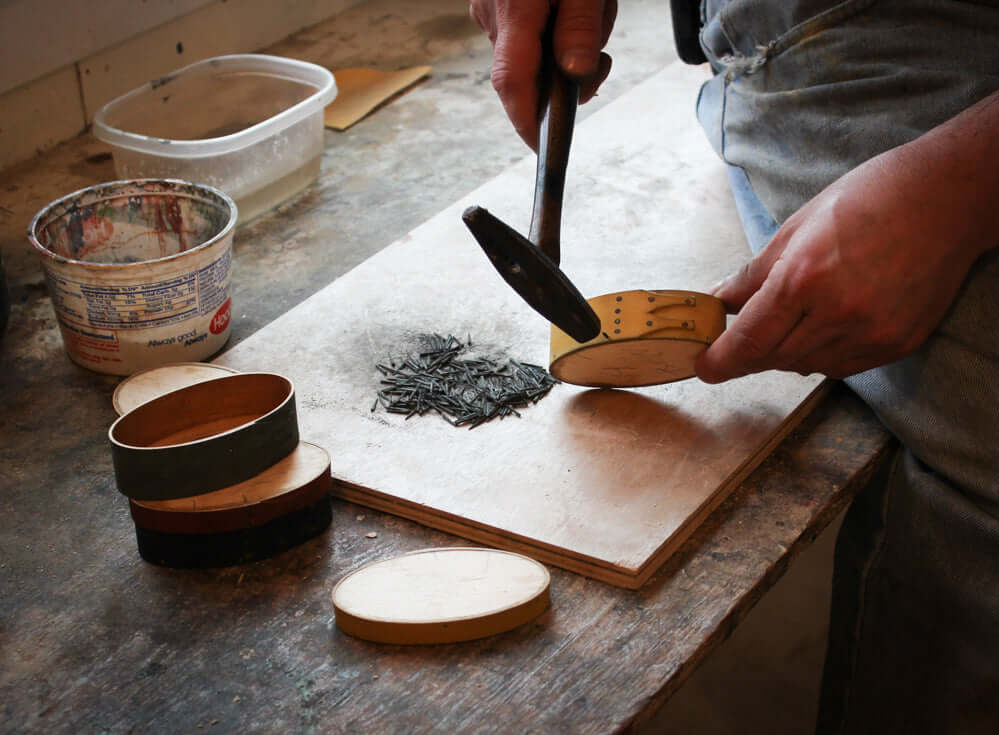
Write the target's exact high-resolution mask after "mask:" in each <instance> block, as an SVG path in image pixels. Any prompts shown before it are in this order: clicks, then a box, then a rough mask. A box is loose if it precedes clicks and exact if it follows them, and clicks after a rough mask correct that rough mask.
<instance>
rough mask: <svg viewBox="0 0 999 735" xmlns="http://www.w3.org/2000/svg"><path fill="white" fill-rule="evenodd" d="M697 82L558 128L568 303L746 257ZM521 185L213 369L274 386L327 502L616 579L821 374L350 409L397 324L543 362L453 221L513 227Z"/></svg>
mask: <svg viewBox="0 0 999 735" xmlns="http://www.w3.org/2000/svg"><path fill="white" fill-rule="evenodd" d="M704 79H705V72H704V70H703V69H700V68H692V67H687V66H685V65H682V64H679V63H677V64H674V65H671V66H669V67H666V68H665V69H664V70H662V71H661V72H660V73H659V74H657V75H656V76H654V77H653V78H651V79H650V80H648V81H647V82H645V83H644V84H642V85H640V86H638V87H636V88H635V89H634V90H632V91H631V92H629V93H628V94H626V95H625V96H623V97H622V98H620V99H618V100H616V101H615V102H613V103H612V104H610V105H608V106H607V107H605V108H604V109H602V110H601V111H599V112H598V113H596V114H595V115H593V116H591V117H590V118H588V119H587V120H586V121H585V122H584V123H583V124H582V125H580V126H579V127H578V128H577V131H576V136H575V143H574V149H573V156H572V159H571V162H570V168H569V173H568V180H567V191H566V203H565V209H564V212H565V215H564V216H565V222H564V227H563V246H562V250H563V256H562V267H563V269H564V270H565V272H566V273H567V274H568V275H569V276H570V278H572V279H573V281H574V282H575V283H576V285H577V286H578V287H579V289H580V291H581V292H582V293H583V294H584V295H586V296H596V295H599V294H603V293H609V292H612V291H620V290H627V289H633V288H655V289H688V290H701V291H703V290H707V289H708V288H710V286H711V285H712V284H713V283H714V282H716V281H717V280H719V279H720V278H722V277H724V276H725V275H728V274H729V273H730V272H732V271H733V270H735V269H736V268H737V267H739V266H740V265H741V264H742V263H743V262H745V260H746V259H748V257H749V250H748V248H747V246H746V243H745V238H744V236H743V234H742V230H741V227H740V224H739V222H738V218H737V215H736V213H735V208H734V204H733V203H732V199H731V194H730V193H729V190H728V183H727V176H726V173H725V170H724V166H723V165H722V164H721V163H720V162H719V161H718V159H717V158H716V157H715V155H714V154H713V152H712V151H711V150H710V148H709V147H708V144H707V143H706V141H705V140H704V137H703V134H702V132H701V131H700V129H699V128H698V126H697V123H696V121H695V119H694V116H693V104H694V99H695V97H696V93H697V89H698V86H699V84H700V83H701V82H702V81H704ZM511 134H512V133H511ZM427 175H428V176H430V175H433V172H428V174H427ZM533 175H534V162H533V159H525V160H524V161H522V162H520V163H519V164H517V165H514V166H513V167H511V168H510V169H509V170H508V171H506V172H504V173H503V174H502V175H500V176H499V177H497V178H496V179H494V180H493V181H491V182H489V183H488V184H486V185H485V186H483V187H481V188H480V189H478V190H477V191H475V192H473V193H472V194H470V195H469V196H468V197H466V198H464V199H462V200H461V201H459V202H456V203H455V204H454V205H453V206H452V207H450V208H448V209H447V210H445V211H443V212H441V213H440V214H439V215H438V216H436V217H434V218H432V219H431V220H429V221H428V222H426V223H425V224H424V225H422V226H420V227H419V228H417V229H416V230H414V231H413V232H411V233H410V234H409V235H408V236H406V237H404V238H402V239H401V240H399V241H397V242H395V243H393V244H392V245H390V246H389V247H387V248H385V249H384V250H383V251H381V252H380V253H378V254H377V255H376V256H374V257H372V258H371V259H369V260H368V261H366V262H364V263H363V264H361V265H360V266H358V267H357V268H355V269H354V270H353V271H351V272H350V273H348V274H346V275H345V276H343V277H342V278H340V279H338V280H337V281H335V282H334V283H332V284H330V285H329V286H328V287H327V288H325V289H323V290H322V291H320V292H319V293H317V294H315V295H314V296H313V297H311V298H310V299H308V300H307V301H305V302H303V303H302V304H300V305H299V306H298V307H296V308H294V309H292V310H291V311H289V312H288V313H287V314H285V315H284V316H283V317H281V318H280V319H278V320H276V321H274V322H272V323H271V324H270V325H268V326H267V327H266V328H264V329H262V330H261V331H260V332H258V333H257V334H255V335H254V336H253V337H251V338H249V339H247V340H246V341H244V342H242V343H241V344H239V345H238V346H236V347H235V348H234V349H233V350H231V351H230V352H229V353H227V354H225V355H223V356H222V357H221V358H220V359H219V362H220V363H221V364H225V365H228V366H230V367H234V368H236V369H239V370H246V371H250V370H269V371H275V372H279V373H281V374H283V375H286V376H288V377H289V378H291V379H292V380H293V381H294V382H295V387H296V393H297V395H298V408H299V420H300V426H301V435H302V437H303V438H304V439H306V440H308V441H311V442H315V443H317V444H319V445H320V446H322V447H324V448H325V449H327V451H328V452H329V453H330V455H331V461H332V472H333V476H334V480H335V484H336V486H337V490H336V492H337V493H338V494H339V495H341V496H342V497H344V498H347V499H350V500H352V501H355V502H358V503H362V504H365V505H368V506H370V507H374V508H377V509H380V510H385V511H388V512H391V513H396V514H398V515H402V516H405V517H408V518H411V519H414V520H416V521H419V522H421V523H425V524H427V525H430V526H433V527H436V528H440V529H443V530H446V531H451V532H454V533H457V534H459V535H461V536H464V537H466V538H470V539H473V540H476V541H480V542H483V543H487V544H492V545H495V546H499V547H502V548H507V549H511V550H514V551H519V552H522V553H525V554H528V555H530V556H532V557H534V558H536V559H539V560H541V561H545V562H547V563H551V564H554V565H557V566H561V567H564V568H567V569H570V570H573V571H577V572H580V573H583V574H587V575H589V576H592V577H595V578H597V579H601V580H604V581H606V582H609V583H612V584H616V585H620V586H624V587H632V588H634V587H638V586H640V585H641V584H643V583H644V582H645V581H646V580H647V579H648V578H649V576H651V575H652V574H653V573H654V571H655V569H656V568H657V567H658V566H659V565H660V564H661V563H662V562H663V561H664V560H665V559H666V558H667V557H668V556H669V554H671V553H672V552H673V551H674V550H675V549H676V548H677V546H678V545H679V544H680V543H681V542H682V541H683V540H684V539H685V538H686V537H687V536H688V535H689V534H690V532H691V531H692V530H693V529H694V528H695V527H696V525H697V524H698V523H699V522H700V521H701V520H702V519H703V518H704V517H705V516H706V515H707V513H709V512H710V511H711V510H712V509H713V508H714V507H716V506H717V504H718V503H720V502H721V501H722V500H723V499H724V498H725V497H726V495H727V494H728V493H729V492H730V491H731V490H732V489H733V488H734V487H735V486H736V485H737V484H738V482H739V481H741V479H742V478H743V477H745V475H746V474H748V472H749V471H751V470H752V469H753V468H754V467H755V466H756V465H758V464H759V462H760V461H762V459H763V458H764V457H765V456H766V454H767V453H768V452H769V451H770V449H771V448H772V447H773V446H774V445H775V444H776V443H777V442H778V441H779V440H780V438H781V437H782V436H783V435H784V434H785V433H786V432H787V431H788V430H789V429H790V428H791V427H792V426H793V425H794V424H795V423H797V421H798V420H799V419H800V417H801V416H802V415H803V414H804V412H805V411H807V409H808V408H809V407H810V404H811V401H813V400H814V399H815V397H816V396H817V395H818V394H819V390H818V389H819V388H820V384H821V379H820V378H818V377H810V378H803V377H800V376H797V375H787V374H779V373H772V374H763V375H756V376H749V377H746V378H742V379H739V380H736V381H731V382H729V383H727V384H724V385H721V386H708V385H705V384H702V383H700V382H699V381H696V380H688V381H683V382H679V383H673V384H668V385H663V386H655V387H652V388H643V389H637V390H627V391H625V390H621V391H606V390H590V389H581V388H576V387H572V386H568V385H560V386H556V387H555V388H554V389H553V390H552V392H551V393H550V394H549V396H548V397H547V398H545V399H544V400H543V401H542V402H541V403H539V404H537V405H535V406H532V407H531V408H529V409H527V410H526V411H525V412H524V414H523V417H522V418H520V419H516V418H511V419H507V420H504V421H502V422H498V421H493V422H491V423H488V424H485V425H483V426H480V427H479V428H477V429H475V430H472V431H469V430H465V429H456V428H454V427H452V426H450V425H449V424H446V423H444V422H443V421H441V420H440V419H438V418H436V417H433V416H427V417H423V418H419V419H417V418H414V419H410V420H409V421H406V420H405V418H404V417H403V416H399V415H394V414H387V413H385V412H383V411H374V412H373V411H371V404H372V400H373V398H374V396H375V392H376V390H377V389H378V387H379V379H380V377H381V376H380V374H379V373H378V372H377V371H376V370H375V368H374V365H375V363H377V362H380V361H383V360H385V359H386V358H387V357H389V356H390V355H393V354H398V353H399V351H400V350H404V349H406V348H408V347H413V346H415V345H414V343H413V342H412V341H411V340H412V337H413V335H415V334H418V333H425V332H439V333H445V334H446V333H452V334H454V335H456V336H459V337H461V338H463V339H464V338H465V337H466V335H471V336H472V339H473V341H474V343H475V345H476V347H477V348H479V349H480V350H483V351H490V350H492V351H494V352H496V353H500V354H505V355H509V356H512V357H515V358H517V359H520V360H522V361H527V362H534V363H538V364H547V358H548V348H549V344H548V341H549V328H548V324H547V323H546V322H545V321H544V320H543V319H541V318H540V317H539V316H537V314H536V313H535V312H533V311H532V310H531V309H530V308H529V307H527V306H526V305H524V304H523V303H522V302H521V300H520V298H519V297H518V296H517V295H516V294H514V293H513V292H512V291H511V289H510V288H509V287H507V286H506V284H505V283H504V282H503V281H502V280H501V279H500V277H499V276H498V275H497V274H496V273H495V272H494V271H493V270H492V266H491V265H490V264H489V263H488V261H487V259H486V258H485V256H484V255H483V254H482V252H481V250H480V249H479V248H478V246H477V245H476V243H475V242H474V240H473V239H472V238H471V235H470V234H469V233H468V232H467V231H466V230H465V229H464V227H463V225H462V223H461V220H460V213H461V211H462V210H463V209H464V208H465V207H466V206H469V205H471V204H479V205H482V206H485V207H487V208H488V209H490V210H491V211H493V212H494V213H495V214H497V215H498V216H499V217H500V218H502V219H504V220H505V221H507V222H508V223H509V224H511V225H512V226H514V227H516V228H518V229H520V230H521V231H522V232H526V230H527V225H528V222H527V220H528V218H529V212H530V204H531V197H532V193H533ZM418 195H419V192H414V196H418ZM357 216H364V215H363V213H358V215H357ZM330 247H336V244H335V243H331V244H330Z"/></svg>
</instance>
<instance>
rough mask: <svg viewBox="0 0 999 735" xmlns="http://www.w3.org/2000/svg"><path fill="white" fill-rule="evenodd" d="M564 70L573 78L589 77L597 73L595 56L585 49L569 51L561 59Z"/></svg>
mask: <svg viewBox="0 0 999 735" xmlns="http://www.w3.org/2000/svg"><path fill="white" fill-rule="evenodd" d="M560 61H561V65H562V69H563V70H564V71H565V73H566V74H568V75H569V76H571V77H578V78H582V77H588V76H590V75H591V74H593V73H594V72H595V71H596V63H595V60H594V58H593V54H590V53H587V52H586V51H585V50H584V49H569V50H568V51H566V52H565V53H564V54H562V58H561V60H560Z"/></svg>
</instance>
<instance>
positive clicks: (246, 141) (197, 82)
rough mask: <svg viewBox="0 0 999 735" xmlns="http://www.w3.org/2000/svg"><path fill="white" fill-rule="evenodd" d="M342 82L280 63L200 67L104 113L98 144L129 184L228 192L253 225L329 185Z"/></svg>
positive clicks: (240, 60) (310, 67) (225, 59)
mask: <svg viewBox="0 0 999 735" xmlns="http://www.w3.org/2000/svg"><path fill="white" fill-rule="evenodd" d="M336 91H337V90H336V82H335V81H334V79H333V74H332V73H331V72H330V71H329V70H328V69H324V68H323V67H321V66H317V65H316V64H310V63H307V62H304V61H297V60H295V59H285V58H282V57H279V56H264V55H260V54H238V55H232V56H218V57H215V58H212V59H206V60H204V61H199V62H197V63H195V64H191V65H190V66H186V67H184V68H183V69H179V70H178V71H176V72H174V73H173V74H169V75H167V76H165V77H161V78H160V79H154V80H153V81H151V82H148V83H147V84H145V85H143V86H142V87H139V88H138V89H134V90H132V91H131V92H129V93H127V94H125V95H122V96H121V97H118V98H117V99H115V100H113V101H111V102H109V103H108V104H106V105H104V107H102V108H101V109H100V111H99V112H98V113H97V115H96V117H95V118H94V135H96V136H97V137H98V138H99V139H100V140H103V141H105V142H107V143H109V144H110V145H111V147H112V155H113V157H114V164H115V171H116V172H117V174H118V176H119V177H120V178H123V179H134V178H178V179H186V180H188V181H193V182H197V183H203V184H208V185H210V186H215V187H218V188H219V189H222V190H223V191H224V192H226V193H227V194H229V196H231V197H232V198H233V199H235V200H236V204H237V205H238V207H239V212H240V221H241V222H247V221H248V220H250V219H252V218H253V217H255V216H256V215H258V214H260V213H262V212H264V211H266V210H268V209H270V208H271V207H274V206H275V205H277V204H279V203H280V202H282V201H284V200H285V199H287V198H288V197H290V196H292V195H293V194H296V193H297V192H299V191H301V190H302V189H303V188H304V187H306V186H307V185H308V184H310V183H311V182H312V181H313V180H315V178H316V177H317V176H318V175H319V162H320V159H321V156H322V151H323V108H324V107H326V105H328V104H329V103H330V101H332V100H333V98H334V97H335V96H336Z"/></svg>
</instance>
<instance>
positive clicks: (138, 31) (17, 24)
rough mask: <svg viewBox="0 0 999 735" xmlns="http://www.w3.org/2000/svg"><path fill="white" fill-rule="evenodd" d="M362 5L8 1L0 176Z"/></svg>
mask: <svg viewBox="0 0 999 735" xmlns="http://www.w3.org/2000/svg"><path fill="white" fill-rule="evenodd" d="M359 2H361V0H281V2H275V1H274V0H101V2H91V1H90V0H0V169H3V168H5V167H7V166H10V165H12V164H14V163H17V162H19V161H23V160H25V159H28V158H30V157H31V156H33V155H35V154H36V153H38V152H40V151H43V150H45V149H47V148H50V147H52V146H53V145H55V144H57V143H59V142H61V141H63V140H66V139H68V138H71V137H73V136H75V135H78V134H80V133H81V132H83V131H85V130H86V129H87V126H88V125H89V124H90V122H91V121H92V120H93V117H94V113H95V112H97V110H99V109H100V107H101V106H102V105H103V104H104V103H105V102H108V101H110V100H111V99H114V98H115V97H117V96H118V95H120V94H122V93H124V92H127V91H128V90H130V89H133V88H134V87H137V86H139V85H141V84H143V83H145V82H147V81H149V80H150V79H154V78H156V77H158V76H162V75H164V74H167V73H169V72H171V71H173V70H175V69H178V68H180V67H182V66H186V65H187V64H191V63H193V62H195V61H199V60H200V59H204V58H208V57H210V56H219V55H221V54H231V53H248V52H253V51H256V50H258V49H261V48H264V47H266V46H268V45H270V44H272V43H274V42H276V41H279V40H281V39H282V38H284V37H286V36H288V35H290V34H292V33H294V32H295V31H298V30H300V29H302V28H305V27H307V26H310V25H313V24H315V23H318V22H319V21H321V20H324V19H325V18H328V17H330V16H332V15H335V14H336V13H338V12H340V11H342V10H345V9H346V8H348V7H350V6H352V5H357V4H358V3H359Z"/></svg>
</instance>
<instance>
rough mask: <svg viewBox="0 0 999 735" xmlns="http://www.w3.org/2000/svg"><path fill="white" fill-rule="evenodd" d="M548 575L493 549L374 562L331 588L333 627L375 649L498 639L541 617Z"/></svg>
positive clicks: (445, 550)
mask: <svg viewBox="0 0 999 735" xmlns="http://www.w3.org/2000/svg"><path fill="white" fill-rule="evenodd" d="M549 584H550V576H549V574H548V570H547V569H545V567H544V566H543V565H541V564H539V563H538V562H536V561H534V560H533V559H529V558H527V557H526V556H521V555H520V554H514V553H512V552H508V551H498V550H496V549H481V548H440V549H425V550H422V551H416V552H413V553H410V554H404V555H403V556H399V557H395V558H393V559H386V560H383V561H378V562H374V563H373V564H368V565H367V566H364V567H361V568H360V569H358V570H356V571H354V572H351V573H350V574H348V575H347V576H346V577H344V578H343V579H341V580H340V582H339V583H337V585H336V587H335V588H334V589H333V608H334V611H335V615H336V624H337V627H339V628H340V629H341V630H342V631H343V632H345V633H347V634H349V635H352V636H355V637H357V638H363V639H365V640H369V641H376V642H378V643H398V644H429V643H454V642H456V641H468V640H473V639H475V638H484V637H486V636H490V635H495V634H497V633H502V632H504V631H507V630H511V629H513V628H515V627H517V626H518V625H522V624H524V623H526V622H528V621H530V620H533V619H534V618H535V617H537V616H538V615H540V614H541V613H542V612H544V611H545V610H546V609H547V608H548V606H549V604H550V597H549V591H548V589H549Z"/></svg>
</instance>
